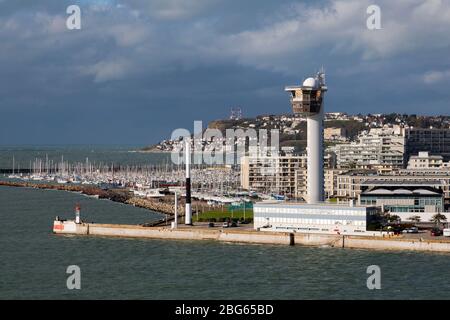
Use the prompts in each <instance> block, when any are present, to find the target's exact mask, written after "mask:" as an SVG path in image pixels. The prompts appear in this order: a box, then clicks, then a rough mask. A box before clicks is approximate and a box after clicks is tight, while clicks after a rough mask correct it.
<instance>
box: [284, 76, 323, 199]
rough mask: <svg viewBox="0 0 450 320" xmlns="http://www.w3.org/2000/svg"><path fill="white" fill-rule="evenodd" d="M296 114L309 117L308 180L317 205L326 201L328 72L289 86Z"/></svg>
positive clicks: (308, 194)
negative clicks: (324, 141)
mask: <svg viewBox="0 0 450 320" xmlns="http://www.w3.org/2000/svg"><path fill="white" fill-rule="evenodd" d="M285 91H288V92H290V93H291V105H292V110H293V112H294V114H296V115H302V116H305V117H306V118H307V126H308V129H307V135H308V137H307V139H308V143H307V144H308V145H307V149H306V152H307V156H308V161H307V165H308V168H307V169H308V183H307V199H306V200H307V202H308V203H309V204H317V203H319V202H322V201H324V167H323V156H324V153H323V120H324V110H323V98H324V95H325V92H326V91H327V86H326V85H325V73H324V72H323V71H321V72H318V73H317V75H316V76H315V77H314V78H307V79H306V80H305V81H303V84H302V85H300V86H288V87H286V88H285Z"/></svg>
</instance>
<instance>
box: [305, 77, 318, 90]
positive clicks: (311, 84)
mask: <svg viewBox="0 0 450 320" xmlns="http://www.w3.org/2000/svg"><path fill="white" fill-rule="evenodd" d="M303 86H304V87H311V88H316V87H317V81H316V79H314V78H307V79H306V80H305V81H303Z"/></svg>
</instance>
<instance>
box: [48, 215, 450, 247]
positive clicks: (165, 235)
mask: <svg viewBox="0 0 450 320" xmlns="http://www.w3.org/2000/svg"><path fill="white" fill-rule="evenodd" d="M53 232H54V233H56V234H74V235H93V236H107V237H127V238H149V239H172V240H214V241H224V242H236V243H254V244H275V245H304V246H330V247H338V248H354V249H375V250H413V251H424V252H450V241H439V240H420V239H405V238H381V237H363V236H348V235H327V234H313V233H287V232H269V231H252V230H236V229H227V230H223V229H200V228H188V227H182V228H179V229H168V228H161V227H141V226H133V225H113V224H91V223H82V224H75V223H74V222H73V221H64V222H61V221H55V222H54V228H53Z"/></svg>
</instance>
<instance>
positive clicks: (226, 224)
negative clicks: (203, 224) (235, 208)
mask: <svg viewBox="0 0 450 320" xmlns="http://www.w3.org/2000/svg"><path fill="white" fill-rule="evenodd" d="M229 226H230V224H229V223H228V222H226V221H225V222H224V223H223V224H222V228H228V227H229Z"/></svg>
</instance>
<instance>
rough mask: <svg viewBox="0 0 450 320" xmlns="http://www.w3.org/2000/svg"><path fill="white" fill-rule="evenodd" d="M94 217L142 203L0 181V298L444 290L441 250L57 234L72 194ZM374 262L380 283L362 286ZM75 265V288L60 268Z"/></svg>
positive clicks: (444, 293)
mask: <svg viewBox="0 0 450 320" xmlns="http://www.w3.org/2000/svg"><path fill="white" fill-rule="evenodd" d="M76 202H79V203H81V206H82V215H83V218H84V219H86V220H89V221H95V222H111V223H142V222H145V221H150V220H152V219H155V218H157V217H159V216H158V215H157V214H153V213H151V212H149V211H146V210H143V209H138V208H133V207H129V206H126V205H122V204H118V203H113V202H110V201H106V200H95V199H91V198H87V197H85V196H82V195H79V194H73V193H66V192H61V191H45V190H33V189H16V188H6V187H0V223H1V232H0V298H1V299H11V298H19V299H83V298H84V299H103V298H109V299H340V298H343V299H400V298H402V299H418V298H425V299H437V298H443V299H448V298H450V271H449V268H450V255H446V254H424V253H411V252H379V251H365V250H351V249H336V248H307V247H300V246H295V247H288V246H268V245H237V244H223V243H215V242H206V241H205V242H191V241H157V240H135V239H114V238H94V237H73V236H56V235H53V234H52V233H51V227H52V221H53V218H54V216H56V215H60V216H65V217H68V218H71V217H72V208H73V205H74V203H76ZM373 264H376V265H379V266H380V267H381V269H382V289H381V290H375V291H370V290H368V289H367V287H366V279H367V274H366V268H367V266H369V265H373ZM69 265H78V266H79V267H80V268H81V276H82V280H81V283H82V284H81V285H82V289H81V290H78V291H77V290H74V291H70V290H68V289H66V277H67V274H66V268H67V266H69Z"/></svg>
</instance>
